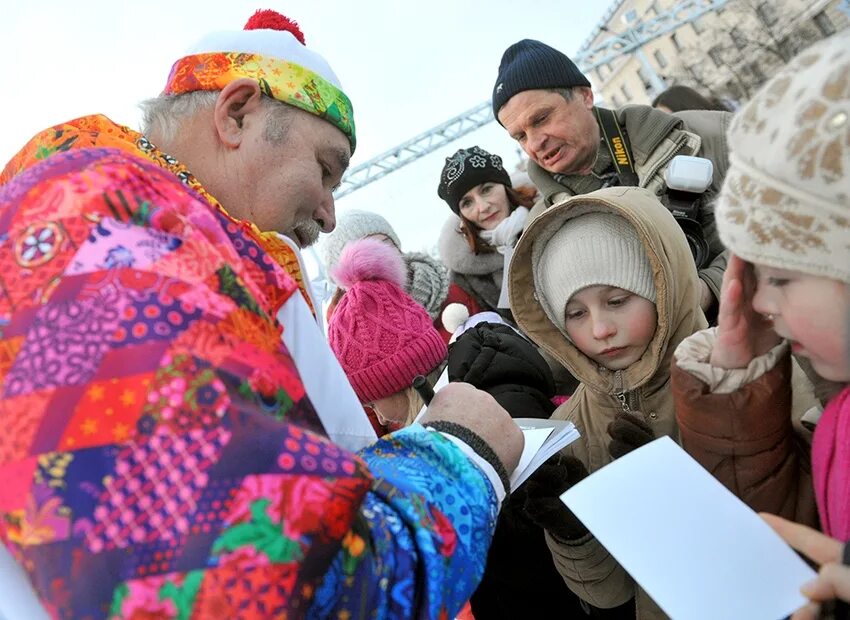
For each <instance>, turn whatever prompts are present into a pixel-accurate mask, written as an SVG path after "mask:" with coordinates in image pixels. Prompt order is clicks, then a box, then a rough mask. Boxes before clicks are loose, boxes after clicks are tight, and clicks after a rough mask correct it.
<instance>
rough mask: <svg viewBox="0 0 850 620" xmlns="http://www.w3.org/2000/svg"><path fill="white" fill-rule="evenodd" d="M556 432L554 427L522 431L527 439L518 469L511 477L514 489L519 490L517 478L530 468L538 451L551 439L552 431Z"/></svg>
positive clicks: (524, 429)
mask: <svg viewBox="0 0 850 620" xmlns="http://www.w3.org/2000/svg"><path fill="white" fill-rule="evenodd" d="M520 428H522V427H520ZM554 430H555V427H554V426H550V427H549V428H523V429H522V435H523V437H524V438H525V445H524V446H523V448H522V454H521V455H520V457H519V463H517V466H516V469H515V470H514V473H513V474H512V475H511V488H512V489H515V488H517V486H518V485H517V482H516V481H517V478H518V477H519V475H520V474H521V473H522V472H523V471H525V468H526V467H528V466H529V464H530V463H531V459H533V458H534V455H535V454H537V451H538V450H540V447H541V446H542V445H543V444H544V442H545V441H546V439H547V438H548V437H549V435H551V434H552V431H554Z"/></svg>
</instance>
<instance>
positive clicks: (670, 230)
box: [510, 187, 706, 619]
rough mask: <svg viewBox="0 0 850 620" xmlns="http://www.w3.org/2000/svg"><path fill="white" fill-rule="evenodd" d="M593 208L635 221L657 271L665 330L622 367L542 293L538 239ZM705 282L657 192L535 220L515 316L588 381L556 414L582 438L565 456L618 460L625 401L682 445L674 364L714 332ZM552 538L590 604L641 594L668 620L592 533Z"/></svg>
mask: <svg viewBox="0 0 850 620" xmlns="http://www.w3.org/2000/svg"><path fill="white" fill-rule="evenodd" d="M591 211H594V212H611V213H615V214H618V215H621V216H622V217H625V218H626V219H627V220H628V221H629V222H631V223H632V225H633V226H634V227H635V229H636V230H637V231H638V234H639V235H640V237H641V239H642V240H643V241H644V244H645V246H646V250H647V254H648V255H649V261H650V264H651V265H652V267H653V271H654V273H655V287H656V292H657V300H656V308H657V311H658V328H657V330H656V332H655V336H654V337H653V339H652V341H651V342H650V344H649V347H648V348H647V351H646V353H645V354H644V355H643V357H642V358H641V359H639V360H638V361H637V362H635V363H634V364H632V365H631V366H629V367H628V368H626V369H625V370H622V371H616V372H614V371H610V370H607V369H605V368H602V367H600V366H597V364H596V363H595V362H593V361H592V360H591V359H590V358H589V357H587V356H586V355H584V354H583V353H582V352H581V351H579V350H578V349H577V348H576V347H575V346H574V345H573V344H572V343H571V342H570V341H569V340H567V339H566V338H565V337H564V336H563V334H562V333H561V332H560V331H559V330H558V328H557V327H556V326H555V325H554V324H553V323H552V322H551V321H550V320H549V319H548V318H547V316H546V313H545V312H544V310H543V308H542V306H541V305H540V304H539V303H538V301H537V299H536V294H535V292H534V290H533V282H534V279H533V275H532V265H531V256H532V246H533V242H534V240H535V238H536V237H537V236H538V235H539V234H540V232H541V231H542V230H544V229H546V228H548V227H560V226H562V225H563V223H564V222H565V221H566V220H567V219H569V218H573V217H577V216H579V215H581V214H583V213H588V212H591ZM563 268H564V269H569V268H570V266H569V265H564V266H563ZM698 282H699V281H698V278H697V273H696V268H695V267H694V263H693V260H692V259H691V254H690V250H689V249H688V245H687V242H686V241H685V238H684V235H683V233H682V231H681V229H680V228H679V226H678V224H677V223H676V221H675V220H674V219H673V216H672V215H671V214H670V212H669V211H668V210H667V209H666V208H665V207H664V206H663V205H662V204H661V203H660V202H658V200H657V199H656V198H655V197H654V196H653V195H652V194H650V193H649V192H647V191H645V190H642V189H638V188H626V187H613V188H607V189H603V190H599V191H597V192H593V193H590V194H586V195H583V196H577V197H575V198H572V199H570V200H568V201H566V202H564V203H561V204H558V205H555V206H553V207H551V208H550V209H547V210H546V211H545V212H543V213H542V214H541V215H539V216H538V217H537V218H536V219H534V220H533V221H532V222H531V224H529V226H528V227H527V228H526V230H525V232H524V233H523V235H522V237H521V238H520V241H519V243H518V244H517V247H516V249H515V252H514V257H513V261H512V262H511V269H510V297H511V307H512V308H513V310H514V317H515V318H516V321H517V324H518V325H519V326H520V328H521V329H522V330H523V331H524V332H525V333H526V334H528V335H529V337H531V339H532V340H534V341H535V342H536V343H537V344H538V345H540V347H541V348H543V349H545V350H546V351H547V352H549V353H550V354H551V355H552V356H553V357H555V359H557V360H558V361H559V362H560V363H561V364H563V365H564V366H565V367H566V368H567V369H568V370H569V371H570V372H572V373H573V374H574V375H575V376H576V377H577V378H578V379H579V380H580V381H581V386H580V387H579V388H578V390H577V391H576V392H575V394H573V396H572V398H570V399H569V400H568V401H567V402H566V403H564V404H563V405H561V406H560V407H559V408H558V409H557V410H556V411H555V413H554V414H553V416H552V417H553V418H556V419H566V420H570V421H572V422H573V423H574V424H575V425H576V427H577V428H578V430H579V432H580V433H581V438H580V439H579V440H577V441H576V442H574V443H573V444H571V445H570V446H569V447H568V448H567V449H566V453H567V454H571V455H573V456H576V457H578V458H579V459H581V461H582V462H583V463H584V464H585V465H586V466H587V468H588V471H590V472H591V473H592V472H594V471H596V470H598V469H600V468H601V467H603V466H605V465H607V464H608V463H610V462H611V461H612V458H611V455H610V454H609V453H608V442H609V441H610V437H609V435H608V433H607V430H606V429H607V427H608V424H609V423H610V422H611V421H612V420H613V419H614V417H615V415H616V414H617V413H618V412H621V411H623V410H624V407H623V405H622V404H621V401H622V402H625V403H626V404H627V405H628V408H629V409H630V410H631V411H632V412H634V413H635V415H640V416H641V417H642V418H643V419H644V421H645V422H646V423H648V424H649V425H650V426H651V427H652V429H653V430H654V432H655V434H656V436H661V435H669V436H671V437H673V438H674V439H678V433H677V430H676V423H675V416H674V412H673V395H672V393H671V392H670V362H671V360H672V357H673V351H674V349H675V348H676V346H677V345H678V344H679V343H680V342H681V341H682V340H683V339H684V338H686V337H687V336H689V335H690V334H692V333H694V332H696V331H698V330H700V329H703V328H705V327H706V320H705V317H704V316H703V314H702V311H701V310H700V307H699V288H698ZM623 518H624V519H627V518H628V515H623ZM651 527H652V524H647V528H651ZM546 538H547V542H548V544H549V548H550V550H551V551H552V556H553V558H554V561H555V564H556V566H557V568H558V570H559V572H560V573H561V576H562V577H563V578H564V581H565V582H566V583H567V585H568V586H569V587H570V589H571V590H573V591H574V592H575V593H576V594H578V595H579V596H580V597H582V598H583V599H584V600H586V601H587V602H588V603H590V604H592V605H595V606H597V607H602V608H610V607H614V606H617V605H621V604H623V603H624V602H626V601H628V600H629V599H631V598H632V597H636V605H637V617H638V618H641V619H647V618H665V617H666V616H665V614H664V613H663V612H661V610H660V609H659V608H658V607H657V606H656V605H655V603H654V602H653V601H652V600H651V599H650V598H649V597H648V596H647V595H646V594H645V593H644V592H643V591H642V590H641V589H640V588H639V587H638V586H637V585H636V584H635V583H634V581H633V580H632V578H631V577H630V576H629V575H628V573H626V571H625V570H624V569H623V568H622V567H621V566H620V565H619V563H618V562H617V561H616V560H615V559H614V558H613V557H612V556H611V555H610V554H609V553H608V552H607V551H606V549H605V548H604V547H603V546H602V545H601V544H600V543H599V542H598V541H597V540H596V539H595V538H594V537H593V536H592V535H590V534H588V535H587V536H586V537H585V538H584V539H580V540H578V541H570V542H568V543H567V542H563V541H559V540H556V539H554V538H553V537H552V536H550V535H549V534H548V533H547V535H546Z"/></svg>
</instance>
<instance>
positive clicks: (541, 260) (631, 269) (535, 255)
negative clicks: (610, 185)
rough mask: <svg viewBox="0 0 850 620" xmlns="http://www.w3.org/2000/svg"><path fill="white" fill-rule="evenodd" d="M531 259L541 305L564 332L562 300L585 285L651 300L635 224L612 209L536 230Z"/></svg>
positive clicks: (650, 284) (645, 259) (652, 284)
mask: <svg viewBox="0 0 850 620" xmlns="http://www.w3.org/2000/svg"><path fill="white" fill-rule="evenodd" d="M531 264H532V270H533V271H532V272H533V274H534V290H535V291H537V294H538V296H539V301H540V305H541V306H542V307H543V311H544V312H545V313H546V316H548V317H549V320H550V321H552V323H554V324H555V325H556V326H557V327H558V329H560V330H561V332H562V333H563V334H564V335H565V336H566V335H567V331H566V322H565V317H564V310H565V308H566V307H567V303H569V301H570V298H571V297H572V296H573V295H575V294H576V293H578V292H579V291H580V290H582V289H585V288H587V287H589V286H616V287H617V288H621V289H624V290H626V291H630V292H632V293H634V294H635V295H640V296H641V297H643V298H645V299H648V300H649V301H651V302H652V303H655V282H654V280H653V277H652V267H650V265H649V257H648V256H647V253H646V248H644V245H643V243H642V242H641V240H640V237H638V233H637V231H636V230H635V229H634V227H633V226H632V225H631V224H629V222H627V221H626V220H625V218H623V217H620V216H619V215H614V214H613V213H587V214H585V215H580V216H578V217H575V218H573V219H569V220H567V221H566V222H565V223H564V225H563V226H561V228H559V229H558V230H557V231H555V232H554V233H553V234H552V235H551V236H545V235H544V236H541V237H540V238H538V239H537V240H536V241H535V243H534V246H533V248H532V262H531Z"/></svg>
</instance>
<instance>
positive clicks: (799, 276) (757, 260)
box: [673, 30, 850, 617]
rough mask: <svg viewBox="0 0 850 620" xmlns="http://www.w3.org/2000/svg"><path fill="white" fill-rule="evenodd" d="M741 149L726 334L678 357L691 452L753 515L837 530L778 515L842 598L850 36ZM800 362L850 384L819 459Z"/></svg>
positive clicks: (733, 194)
mask: <svg viewBox="0 0 850 620" xmlns="http://www.w3.org/2000/svg"><path fill="white" fill-rule="evenodd" d="M729 144H730V147H731V156H730V163H731V167H730V169H729V173H728V174H727V176H726V180H725V183H724V185H723V189H722V191H721V193H720V196H719V199H718V204H717V209H716V216H717V227H718V230H719V232H720V237H721V239H722V240H723V242H724V243H725V244H726V245H727V246H728V247H729V249H730V250H731V252H732V254H733V256H732V257H731V258H730V261H729V267H728V270H727V271H726V275H725V277H724V281H723V291H722V294H721V299H720V311H719V315H718V320H719V323H718V327H717V329H716V330H713V331H709V332H707V333H701V334H696V335H695V336H694V337H693V338H691V339H688V340H687V341H685V342H684V343H683V344H682V346H681V347H680V349H679V350H677V351H676V369H675V371H674V373H673V387H674V392H675V393H676V405H677V411H676V413H677V417H678V419H679V424H680V427H681V430H682V439H683V443H684V445H685V447H686V448H687V449H688V451H689V452H691V454H692V455H693V456H694V457H695V458H697V460H699V461H700V462H701V463H703V465H704V466H705V467H706V468H707V469H709V471H712V472H713V473H714V474H715V476H717V477H718V479H720V480H721V482H724V483H725V484H727V486H729V487H730V488H732V489H733V490H735V491H736V492H737V493H738V494H739V496H741V498H742V499H743V500H744V501H745V502H747V503H748V504H749V505H750V506H751V507H752V508H753V509H755V510H758V511H764V512H769V513H773V514H776V515H780V516H782V517H784V518H786V519H793V520H794V521H798V522H801V523H804V524H807V525H811V526H815V527H819V528H820V529H822V531H823V532H825V533H826V534H828V535H829V537H831V538H829V537H827V536H824V535H823V534H820V533H818V532H816V531H815V530H812V529H810V528H808V527H804V526H803V525H796V524H793V523H791V522H789V521H785V520H783V519H779V518H777V517H768V519H769V520H770V523H771V525H773V526H774V528H775V529H776V530H777V531H778V532H779V533H780V535H782V536H783V537H784V538H785V539H786V540H787V541H788V542H789V543H791V544H792V545H794V546H796V547H797V548H798V549H800V550H802V551H803V552H804V553H807V554H808V555H810V556H811V558H812V559H813V560H814V561H815V562H816V563H818V564H829V565H830V566H829V567H828V568H826V569H823V570H822V571H821V574H820V576H819V578H818V582H817V583H815V584H808V585H807V586H806V587H804V588H803V592H804V594H806V595H808V596H809V597H810V598H811V599H812V601H813V605H816V604H817V603H818V602H819V601H822V600H823V599H824V598H831V597H833V596H835V593H839V598H843V599H844V600H848V599H850V567H847V566H841V565H840V564H841V562H842V552H843V558H844V562H845V563H847V561H848V559H850V554H848V550H847V548H846V547H845V546H844V545H843V543H846V542H847V541H848V540H850V31H848V30H845V31H843V32H841V33H839V34H837V35H835V36H833V37H831V38H830V39H827V40H825V41H822V42H820V43H818V44H816V45H814V46H812V47H811V48H809V49H808V50H805V51H804V52H802V53H801V54H800V55H799V56H797V57H796V58H795V59H794V60H793V61H791V63H789V65H788V66H787V67H786V68H784V69H783V70H782V71H781V72H780V73H779V74H777V75H776V76H775V77H774V78H773V79H771V80H770V81H769V82H768V83H767V84H765V85H764V87H763V88H762V89H761V90H760V91H759V92H758V93H757V94H756V95H755V96H754V97H753V98H752V100H751V101H750V102H749V103H748V104H747V105H746V106H745V107H744V108H743V109H742V110H741V111H740V113H739V114H738V115H737V116H736V118H735V120H734V122H733V124H732V126H731V128H730V132H729ZM792 353H793V354H794V356H795V357H798V358H805V359H806V360H808V362H809V363H810V364H811V366H812V368H813V369H814V371H815V372H816V373H817V374H818V375H819V376H820V377H822V378H824V379H828V380H829V381H831V382H835V383H836V384H837V386H838V390H837V391H838V392H839V393H838V394H837V395H835V396H833V398H832V399H831V400H830V401H829V403H828V404H827V405H826V408H825V409H824V410H823V414H822V415H821V416H820V418H819V419H818V418H817V416H816V415H814V416H813V415H811V414H812V412H811V411H810V412H807V413H806V415H805V416H804V417H803V421H804V422H806V421H808V422H810V423H812V424H814V423H815V422H816V428H815V431H814V437H813V438H811V449H809V445H808V440H809V439H810V436H809V434H808V433H805V432H801V429H799V428H797V427H796V425H792V402H795V401H799V395H800V390H798V389H797V387H798V386H799V385H800V384H799V383H797V382H793V381H792V370H793V365H792V360H791V354H792ZM792 386H793V388H794V389H793V390H792ZM795 421H796V420H795ZM795 428H796V429H797V432H795ZM809 452H811V455H809ZM813 551H817V553H814V555H812V552H813ZM842 592H843V594H841V593H842ZM811 611H812V610H809V612H811ZM795 617H797V616H796V615H795ZM806 617H809V616H806ZM812 617H814V616H812ZM837 617H846V616H837Z"/></svg>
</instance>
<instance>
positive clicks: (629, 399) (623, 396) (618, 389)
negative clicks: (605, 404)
mask: <svg viewBox="0 0 850 620" xmlns="http://www.w3.org/2000/svg"><path fill="white" fill-rule="evenodd" d="M614 396H615V397H616V398H617V400H618V401H619V403H620V407H622V409H623V411H624V412H625V413H636V412H637V411H640V403H639V402H638V396H637V394H636V393H635V392H634V391H631V392H627V391H626V390H625V389H624V388H623V371H621V370H618V371H616V372H615V373H614Z"/></svg>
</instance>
